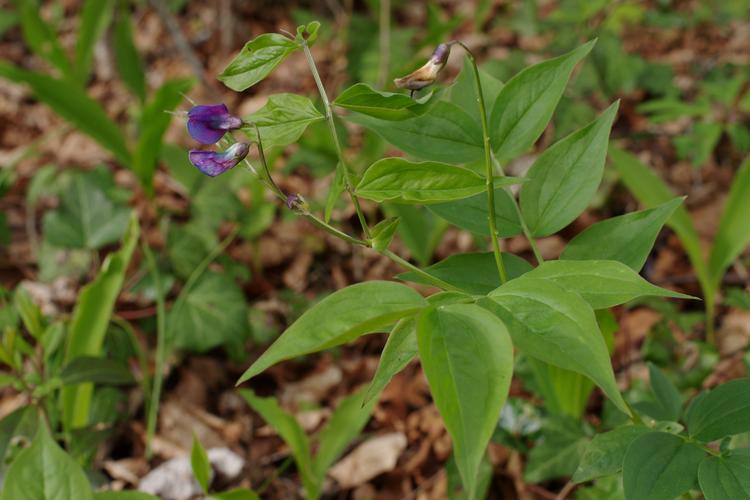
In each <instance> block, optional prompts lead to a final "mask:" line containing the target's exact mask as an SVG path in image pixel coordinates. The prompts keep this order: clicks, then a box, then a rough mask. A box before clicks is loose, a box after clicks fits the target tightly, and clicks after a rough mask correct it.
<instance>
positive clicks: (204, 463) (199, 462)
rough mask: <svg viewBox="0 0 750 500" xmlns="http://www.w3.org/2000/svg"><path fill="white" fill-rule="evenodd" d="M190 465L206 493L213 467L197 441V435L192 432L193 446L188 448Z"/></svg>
mask: <svg viewBox="0 0 750 500" xmlns="http://www.w3.org/2000/svg"><path fill="white" fill-rule="evenodd" d="M190 466H191V468H192V469H193V475H194V476H195V479H196V481H198V484H200V486H201V489H202V490H203V492H204V493H208V487H209V486H210V485H211V476H212V475H213V469H212V468H211V462H209V461H208V454H207V453H206V450H205V449H204V448H203V446H202V445H201V442H200V441H198V437H197V436H196V435H195V433H193V448H192V450H190Z"/></svg>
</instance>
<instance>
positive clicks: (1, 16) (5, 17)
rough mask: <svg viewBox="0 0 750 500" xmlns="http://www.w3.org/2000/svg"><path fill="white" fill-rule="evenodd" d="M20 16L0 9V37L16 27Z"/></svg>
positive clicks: (14, 12) (11, 11) (12, 11)
mask: <svg viewBox="0 0 750 500" xmlns="http://www.w3.org/2000/svg"><path fill="white" fill-rule="evenodd" d="M19 20H20V16H19V15H18V12H16V11H14V10H8V9H0V36H3V35H4V34H5V32H6V31H8V30H9V29H11V28H14V27H15V26H16V25H18V22H19Z"/></svg>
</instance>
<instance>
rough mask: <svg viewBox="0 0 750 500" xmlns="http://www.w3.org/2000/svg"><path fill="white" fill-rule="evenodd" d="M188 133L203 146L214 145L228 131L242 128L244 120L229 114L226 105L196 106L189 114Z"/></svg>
mask: <svg viewBox="0 0 750 500" xmlns="http://www.w3.org/2000/svg"><path fill="white" fill-rule="evenodd" d="M187 126H188V132H190V135H191V136H192V137H193V139H195V140H196V141H198V142H200V143H202V144H214V143H216V142H218V141H219V139H221V138H222V137H224V134H225V133H226V132H227V131H228V130H234V129H238V128H240V127H242V120H241V119H240V118H237V117H236V116H232V115H230V114H229V110H228V109H227V107H226V105H224V104H209V105H202V106H194V107H193V109H191V110H190V111H189V112H188V124H187Z"/></svg>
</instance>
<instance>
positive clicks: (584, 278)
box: [527, 260, 693, 309]
mask: <svg viewBox="0 0 750 500" xmlns="http://www.w3.org/2000/svg"><path fill="white" fill-rule="evenodd" d="M527 277H528V278H536V279H543V280H550V281H554V282H555V283H556V284H558V285H559V286H561V287H562V288H564V289H566V290H569V291H572V292H576V293H577V294H578V295H580V296H581V297H583V299H584V300H585V301H586V302H588V303H589V305H590V306H591V307H592V308H593V309H606V308H609V307H613V306H616V305H619V304H624V303H626V302H629V301H631V300H633V299H637V298H639V297H647V296H651V297H674V298H680V299H691V298H693V297H690V296H689V295H685V294H682V293H678V292H673V291H671V290H667V289H665V288H660V287H658V286H656V285H652V284H651V283H649V282H648V281H646V280H645V279H643V278H642V277H641V276H640V275H639V274H638V273H636V272H635V271H633V270H632V269H631V268H629V267H628V266H626V265H625V264H623V263H622V262H617V261H615V260H548V261H546V262H543V263H542V264H541V265H540V266H539V267H537V268H536V269H534V270H533V271H531V272H529V273H528V275H527Z"/></svg>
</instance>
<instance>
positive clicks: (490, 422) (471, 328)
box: [417, 304, 513, 498]
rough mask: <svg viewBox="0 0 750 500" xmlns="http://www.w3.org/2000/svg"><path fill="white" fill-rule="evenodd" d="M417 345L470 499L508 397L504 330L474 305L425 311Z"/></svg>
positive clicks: (509, 357)
mask: <svg viewBox="0 0 750 500" xmlns="http://www.w3.org/2000/svg"><path fill="white" fill-rule="evenodd" d="M417 341H418V346H419V357H420V360H421V362H422V367H423V369H424V372H425V376H426V377H427V381H428V383H429V385H430V392H431V393H432V398H433V400H434V401H435V406H437V408H438V411H439V412H440V415H441V416H442V417H443V421H444V422H445V427H446V428H447V429H448V433H449V434H450V436H451V438H452V440H453V453H454V455H455V458H456V465H457V466H458V470H459V472H460V473H461V479H462V482H463V484H464V487H465V489H466V491H467V492H468V494H469V497H470V498H471V497H472V496H473V494H474V491H475V489H476V486H477V473H478V470H479V464H480V462H481V460H482V456H483V455H484V453H485V450H486V448H487V443H489V440H490V437H491V436H492V432H493V430H494V428H495V425H496V424H497V420H498V418H499V417H500V410H501V409H502V407H503V404H504V403H505V399H506V398H507V396H508V390H509V388H510V380H511V377H512V375H513V345H512V343H511V341H510V337H509V336H508V333H507V330H506V328H505V325H503V323H502V322H501V321H500V320H498V319H497V318H496V317H495V316H493V315H492V314H491V313H489V312H488V311H486V310H484V309H482V308H480V307H478V306H476V305H474V304H451V305H444V306H438V307H431V308H429V309H427V310H425V311H424V312H422V313H421V314H420V315H419V317H418V319H417Z"/></svg>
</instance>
